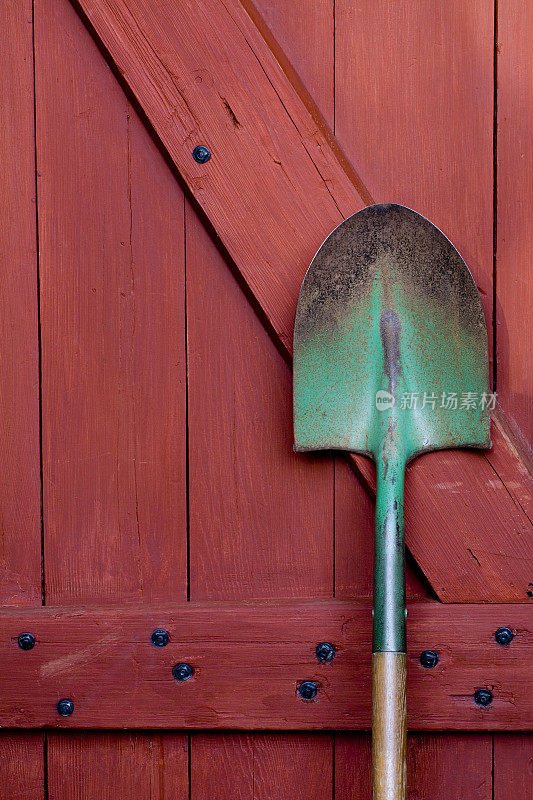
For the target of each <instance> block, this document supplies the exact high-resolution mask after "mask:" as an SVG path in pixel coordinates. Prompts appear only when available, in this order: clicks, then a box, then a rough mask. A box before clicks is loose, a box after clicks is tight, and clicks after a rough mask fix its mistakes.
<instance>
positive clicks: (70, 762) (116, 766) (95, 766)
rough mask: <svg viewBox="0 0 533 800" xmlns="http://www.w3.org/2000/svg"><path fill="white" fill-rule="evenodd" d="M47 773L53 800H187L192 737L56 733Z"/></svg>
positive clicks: (50, 746) (50, 738)
mask: <svg viewBox="0 0 533 800" xmlns="http://www.w3.org/2000/svg"><path fill="white" fill-rule="evenodd" d="M48 777H49V785H50V789H49V794H48V797H49V798H50V800H65V799H66V798H70V797H72V798H76V800H92V798H94V797H98V798H101V800H126V798H130V797H135V798H138V800H152V799H153V798H155V797H157V798H158V800H176V798H180V799H181V798H186V797H187V795H188V784H189V781H188V775H187V739H186V737H184V736H176V735H175V734H173V733H161V734H152V735H149V736H148V735H142V736H140V735H138V734H135V733H133V734H132V733H126V732H124V733H112V734H109V733H96V732H84V733H77V732H69V733H68V734H67V733H60V732H57V733H51V734H49V756H48Z"/></svg>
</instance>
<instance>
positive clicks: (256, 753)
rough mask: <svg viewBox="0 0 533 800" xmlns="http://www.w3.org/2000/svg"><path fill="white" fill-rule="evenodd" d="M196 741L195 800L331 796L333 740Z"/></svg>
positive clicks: (258, 737) (207, 737)
mask: <svg viewBox="0 0 533 800" xmlns="http://www.w3.org/2000/svg"><path fill="white" fill-rule="evenodd" d="M193 741H194V749H193V751H192V760H191V790H192V791H191V796H192V798H197V800H203V799H204V798H206V797H209V798H210V800H227V798H228V797H231V798H232V800H322V798H323V797H324V795H325V794H326V792H328V790H329V791H330V793H331V789H330V787H331V784H332V764H333V759H332V747H333V743H332V737H331V736H329V735H326V734H314V735H312V736H311V735H309V734H283V735H281V734H262V733H256V734H254V735H253V736H250V735H244V734H240V735H234V734H229V735H228V734H210V733H206V734H197V735H195V736H194V739H193ZM326 796H328V795H327V794H326Z"/></svg>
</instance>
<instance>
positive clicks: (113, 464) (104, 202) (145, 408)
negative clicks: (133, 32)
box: [36, 2, 186, 602]
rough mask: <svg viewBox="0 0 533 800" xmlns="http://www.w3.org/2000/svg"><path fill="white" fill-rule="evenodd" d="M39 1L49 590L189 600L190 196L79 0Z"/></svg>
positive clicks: (57, 596)
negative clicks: (87, 24)
mask: <svg viewBox="0 0 533 800" xmlns="http://www.w3.org/2000/svg"><path fill="white" fill-rule="evenodd" d="M37 12H38V16H37V21H38V36H37V42H36V44H37V66H38V74H37V89H38V104H37V111H38V114H37V135H38V167H39V172H40V177H39V211H40V243H41V289H42V300H41V320H42V371H43V476H44V509H45V565H46V589H47V600H48V601H49V602H66V601H82V602H83V601H86V600H90V599H95V600H98V601H99V602H105V601H108V602H110V601H111V602H117V601H124V600H126V599H133V598H138V597H142V598H144V599H146V600H157V599H165V600H170V599H181V598H183V597H184V596H185V592H186V480H185V475H186V465H185V441H186V430H185V419H186V412H185V390H186V386H185V383H186V381H185V334H184V252H183V247H184V245H183V194H182V192H181V190H180V189H179V187H178V186H177V184H176V182H175V180H174V178H173V177H172V175H171V174H170V172H169V170H168V168H167V166H166V165H165V164H164V162H163V159H162V158H161V156H160V155H159V153H158V152H157V149H156V148H155V146H154V145H153V143H152V142H151V140H150V138H149V136H148V134H147V133H146V131H145V130H144V128H143V126H142V124H141V123H140V121H139V120H138V118H137V117H136V115H135V114H134V113H133V111H132V109H131V107H130V106H129V104H128V102H127V101H126V99H125V97H124V95H123V93H122V90H121V89H120V87H119V86H118V84H117V82H116V80H115V79H114V77H113V76H112V74H111V72H110V70H109V69H108V67H107V66H106V64H105V62H104V61H103V59H102V57H101V56H100V54H99V53H98V50H97V48H96V46H95V45H94V43H93V42H92V40H91V38H90V36H89V34H88V33H87V32H86V30H85V28H84V27H83V25H82V24H81V22H80V20H79V19H78V17H77V15H76V14H75V12H74V11H73V9H72V8H71V7H70V6H69V4H68V3H66V2H60V3H57V4H54V5H53V6H50V5H49V4H47V3H41V2H38V3H37ZM88 76H89V77H88Z"/></svg>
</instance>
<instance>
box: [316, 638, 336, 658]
mask: <svg viewBox="0 0 533 800" xmlns="http://www.w3.org/2000/svg"><path fill="white" fill-rule="evenodd" d="M336 652H337V651H336V650H335V647H334V645H332V644H331V643H330V642H320V644H317V646H316V650H315V653H316V657H317V658H318V660H319V661H322V662H326V661H333V659H334V658H335V653H336Z"/></svg>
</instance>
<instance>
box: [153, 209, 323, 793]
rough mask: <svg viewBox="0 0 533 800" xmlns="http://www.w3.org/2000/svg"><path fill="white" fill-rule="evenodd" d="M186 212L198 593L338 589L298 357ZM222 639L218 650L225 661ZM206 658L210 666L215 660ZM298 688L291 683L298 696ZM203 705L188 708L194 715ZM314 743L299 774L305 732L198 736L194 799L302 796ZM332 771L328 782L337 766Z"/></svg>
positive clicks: (242, 596) (319, 775) (207, 721)
mask: <svg viewBox="0 0 533 800" xmlns="http://www.w3.org/2000/svg"><path fill="white" fill-rule="evenodd" d="M186 222H187V229H186V230H187V264H186V272H187V340H188V384H189V394H188V398H189V418H188V419H189V460H190V461H189V509H190V524H189V528H190V595H191V599H192V600H205V599H211V600H213V599H218V600H221V599H222V600H227V599H235V600H240V601H242V600H249V599H250V598H258V597H259V598H279V597H298V596H318V597H330V596H331V593H332V590H333V459H331V458H325V459H322V460H321V461H315V462H313V461H311V460H310V459H308V458H305V457H304V458H295V457H294V456H293V454H292V452H291V450H290V447H287V442H290V441H291V435H292V403H291V375H290V371H289V368H288V367H287V365H286V364H285V363H284V361H283V360H282V359H281V358H280V355H279V353H278V352H277V351H276V348H275V346H274V344H273V343H272V341H271V340H270V338H269V336H268V334H267V332H266V331H265V329H264V328H263V326H262V325H261V323H260V321H259V319H258V318H257V315H256V314H255V312H254V311H253V309H252V307H251V306H250V304H249V302H248V300H247V299H246V297H245V296H244V294H243V292H242V290H241V289H240V287H239V285H238V283H237V281H236V280H235V278H234V277H233V276H232V275H231V273H230V272H229V270H228V269H227V266H226V264H225V263H224V261H223V260H222V257H221V256H220V254H219V253H218V251H217V250H216V248H215V247H214V245H213V243H212V242H211V240H210V239H209V237H208V235H207V233H206V231H205V229H204V228H203V227H202V225H201V223H200V222H199V220H198V218H197V217H196V215H195V214H194V212H193V211H192V209H190V208H189V209H188V213H187V217H186ZM250 636H251V639H252V640H255V638H256V633H255V631H253V632H252V630H250ZM215 638H218V637H215ZM220 648H221V642H219V643H218V644H217V650H218V655H217V661H218V662H219V663H220V660H222V662H226V656H224V655H223V654H222V651H221V649H220ZM166 649H168V648H166ZM237 649H238V650H240V649H241V648H240V647H238V648H237ZM241 656H242V654H241ZM176 657H177V656H176ZM184 657H185V656H184ZM202 670H203V674H204V675H206V676H207V673H208V672H209V667H208V666H207V664H205V665H204V666H203V667H201V666H198V674H199V675H201V671H202ZM217 671H218V668H217ZM223 671H224V672H226V674H228V675H231V674H233V678H232V682H233V687H232V689H231V693H232V694H233V696H234V697H235V698H237V697H238V696H239V693H238V692H236V691H235V688H236V687H235V678H236V673H235V671H234V669H233V668H232V667H229V665H228V664H227V663H226V665H225V667H224V669H223ZM271 673H272V670H270V669H268V668H267V669H266V670H262V669H260V668H258V669H256V670H254V675H253V676H250V677H251V681H252V684H253V683H256V682H259V683H260V682H261V675H264V676H265V678H266V680H267V682H268V683H270V681H271V679H272V678H271V677H270V675H271ZM267 675H268V676H269V677H266V676H267ZM246 682H248V681H246ZM293 682H294V681H293ZM249 685H250V688H251V684H249ZM184 688H185V689H191V688H193V689H194V686H193V685H191V686H186V687H184ZM219 691H220V690H216V692H215V695H213V698H212V701H214V700H215V697H217V696H218V695H219ZM252 691H253V690H252ZM269 691H270V689H269ZM294 692H295V686H293V685H292V684H291V686H290V690H289V701H290V700H293V698H294V696H295V695H294ZM210 704H211V701H210ZM212 709H213V710H214V712H215V713H214V715H213V713H212V712H211V711H208V709H207V708H206V709H204V711H203V712H201V717H202V718H203V723H202V724H201V725H200V727H217V721H216V720H217V719H219V713H218V711H217V710H216V709H217V703H216V702H215V704H214V705H212ZM206 714H207V716H206ZM194 716H195V713H194V711H192V709H190V710H189V712H188V714H187V719H188V720H191V721H192V720H193V719H194ZM193 727H196V726H193ZM227 727H239V726H232V725H229V726H227ZM247 727H248V726H247ZM251 727H263V723H262V722H261V721H259V720H257V721H256V723H253V724H252V725H251ZM283 727H285V726H283ZM309 747H311V745H310V744H309ZM312 747H313V750H316V755H317V760H316V762H315V763H311V764H310V765H308V775H307V780H306V781H305V782H304V783H303V785H302V776H301V770H300V768H299V766H298V763H299V762H301V759H302V758H305V739H302V738H301V737H300V738H297V740H296V741H295V740H294V738H293V737H279V736H278V737H274V738H272V737H270V738H269V737H259V738H256V737H245V738H243V737H241V736H238V735H228V736H225V737H224V739H222V740H219V739H217V738H216V737H215V738H212V737H211V738H210V737H204V736H201V737H196V736H193V737H192V738H191V763H192V767H191V770H192V771H191V792H192V794H191V797H192V800H203V798H205V797H206V796H209V797H211V796H213V797H215V798H216V797H228V796H234V794H235V793H237V796H239V797H251V798H252V797H253V798H259V797H265V800H266V798H267V797H275V796H277V793H282V794H283V796H284V797H285V798H286V799H287V800H293V798H294V799H296V798H299V797H303V795H302V794H301V792H302V791H305V790H306V789H309V790H310V791H311V788H312V787H316V786H317V785H318V784H319V783H320V782H321V781H322V780H324V770H323V765H324V764H327V763H328V759H329V763H330V764H331V742H330V741H328V740H327V739H321V740H317V741H316V742H315V744H314V745H313V746H312ZM224 754H225V755H224ZM221 759H222V760H221ZM226 759H229V762H228V761H226ZM330 772H331V768H330ZM325 780H326V784H327V785H329V786H331V774H330V776H329V781H328V778H327V777H326V778H325ZM261 787H262V788H261ZM329 791H331V789H329ZM311 796H312V795H311Z"/></svg>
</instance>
